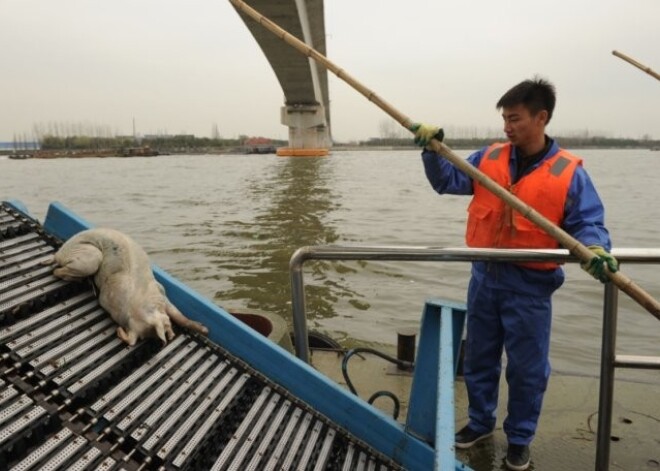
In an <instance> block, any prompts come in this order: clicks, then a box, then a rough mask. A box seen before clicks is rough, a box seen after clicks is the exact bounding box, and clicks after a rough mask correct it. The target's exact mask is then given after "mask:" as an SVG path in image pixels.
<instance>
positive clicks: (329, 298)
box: [0, 150, 660, 381]
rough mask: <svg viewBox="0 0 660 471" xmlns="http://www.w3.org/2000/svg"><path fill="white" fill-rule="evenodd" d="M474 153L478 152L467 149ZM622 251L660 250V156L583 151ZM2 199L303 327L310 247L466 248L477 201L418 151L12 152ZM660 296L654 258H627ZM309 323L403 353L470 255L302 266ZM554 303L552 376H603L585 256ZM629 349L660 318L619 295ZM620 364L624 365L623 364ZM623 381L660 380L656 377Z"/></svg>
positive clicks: (597, 298) (459, 279)
mask: <svg viewBox="0 0 660 471" xmlns="http://www.w3.org/2000/svg"><path fill="white" fill-rule="evenodd" d="M458 153H459V154H460V155H465V156H467V154H468V152H467V151H461V152H458ZM579 155H580V156H582V157H583V158H584V159H585V167H586V169H587V170H588V171H589V173H590V174H591V176H592V178H593V180H594V181H595V183H596V186H597V188H598V190H599V193H600V194H601V197H602V199H603V201H604V203H605V206H606V223H607V225H608V228H609V229H610V232H611V235H612V238H613V241H614V244H615V246H617V247H630V248H633V247H634V248H638V247H645V248H648V247H660V224H659V223H658V221H660V203H659V200H660V188H659V187H658V186H657V183H656V182H657V177H656V175H657V173H658V169H659V168H660V154H659V153H657V152H652V151H649V150H583V151H580V152H579ZM0 159H1V160H0V177H1V182H2V186H1V190H0V199H2V200H7V199H18V200H21V201H22V202H23V203H24V204H26V205H27V207H28V209H29V210H30V211H31V213H32V215H33V216H35V217H37V218H38V219H39V220H43V218H44V216H45V213H46V209H47V205H48V203H49V202H51V201H60V202H61V203H63V204H65V205H66V206H67V207H69V208H70V209H72V210H73V211H74V212H76V213H77V214H79V215H80V216H82V217H83V218H84V219H87V220H88V221H90V222H91V223H93V224H95V225H97V226H107V227H113V228H116V229H119V230H122V231H124V232H127V233H128V234H130V235H132V236H133V237H134V238H135V239H136V240H137V241H138V242H139V243H141V244H142V245H143V246H144V247H145V249H146V250H147V252H148V253H149V254H150V256H151V257H152V261H153V262H154V263H156V264H157V265H159V266H160V267H161V268H163V269H165V270H167V271H168V272H170V273H171V274H172V275H174V276H176V277H177V278H179V279H180V280H182V281H183V282H184V283H186V284H188V285H189V286H190V287H192V288H193V289H195V290H196V291H198V292H199V293H201V294H202V295H204V296H205V297H207V298H209V299H212V300H213V301H214V302H215V303H216V304H218V305H220V306H222V307H223V308H225V309H227V310H234V309H236V310H250V311H267V312H271V313H276V314H279V315H281V316H283V317H284V318H286V319H287V320H288V322H289V324H290V323H291V303H290V300H291V297H290V285H289V273H288V263H289V260H290V258H291V255H292V253H293V252H294V251H295V249H297V248H299V247H302V246H308V245H329V244H332V245H396V246H424V247H458V246H463V243H464V242H463V232H464V225H465V215H466V213H465V211H466V207H467V204H468V201H469V198H466V197H460V196H439V195H437V194H436V193H434V191H433V190H432V189H431V187H430V186H429V185H428V183H427V181H426V178H425V176H424V172H423V167H422V164H421V161H420V158H419V152H418V151H416V150H410V151H400V150H397V151H389V150H386V151H337V152H334V153H333V154H332V155H330V156H329V157H327V158H282V157H277V156H275V155H247V156H246V155H219V156H215V155H214V156H210V155H209V156H160V157H155V158H154V157H151V158H104V159H55V160H41V159H31V160H11V159H7V158H2V157H0ZM623 270H624V272H625V274H626V275H627V276H629V277H630V278H632V279H633V280H634V281H635V282H636V283H637V284H639V285H640V286H641V287H642V288H643V289H645V290H646V291H648V292H649V293H650V294H651V295H652V296H653V297H654V298H655V299H659V298H660V276H658V273H657V270H658V267H657V266H641V265H627V266H624V267H623ZM304 273H305V282H306V301H307V311H308V323H309V327H310V328H312V329H315V330H318V331H320V332H323V333H326V334H328V335H330V336H332V337H334V338H335V339H337V340H339V341H340V343H342V344H343V345H345V346H354V345H364V344H365V343H368V344H369V345H371V346H374V345H377V346H380V347H382V348H383V349H386V350H389V351H390V352H391V351H393V348H394V347H393V346H394V344H395V342H396V332H397V330H398V329H401V328H410V327H417V326H418V325H419V320H420V314H421V311H422V308H423V303H424V300H425V299H427V298H431V297H433V298H446V299H450V300H455V301H464V298H465V290H466V288H467V282H468V278H469V266H468V265H467V264H465V263H456V262H454V263H433V262H313V263H310V262H308V263H306V264H305V271H304ZM566 274H567V276H566V282H565V284H564V286H563V287H562V288H561V289H560V290H559V291H558V292H557V294H556V295H555V296H554V298H553V299H554V317H553V332H552V346H551V359H552V364H553V369H554V370H555V371H559V372H563V373H571V374H582V375H597V374H598V365H599V358H600V342H601V340H600V339H601V329H602V302H601V300H602V292H603V291H602V285H601V284H600V283H598V282H596V281H595V280H593V279H591V278H590V277H589V276H588V275H586V274H585V273H584V272H582V271H581V270H580V268H579V267H578V265H576V264H567V266H566ZM619 305H620V309H619V337H618V340H617V353H619V354H629V355H654V356H660V323H658V321H657V320H656V319H655V318H653V317H652V316H651V315H649V314H647V313H646V312H645V311H644V310H643V309H642V308H640V307H638V306H637V305H636V304H635V303H634V302H633V301H631V300H629V299H628V298H627V296H626V295H625V294H621V295H620V303H619ZM619 371H621V370H619ZM617 376H618V377H627V378H630V379H641V380H651V381H657V380H659V378H658V374H657V372H648V371H623V372H617Z"/></svg>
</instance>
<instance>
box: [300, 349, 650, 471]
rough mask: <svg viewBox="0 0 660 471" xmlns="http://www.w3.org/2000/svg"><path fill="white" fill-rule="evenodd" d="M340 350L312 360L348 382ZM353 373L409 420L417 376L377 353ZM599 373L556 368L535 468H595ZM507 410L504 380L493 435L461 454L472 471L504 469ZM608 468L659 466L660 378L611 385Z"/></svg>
mask: <svg viewBox="0 0 660 471" xmlns="http://www.w3.org/2000/svg"><path fill="white" fill-rule="evenodd" d="M341 360H342V356H341V355H339V354H337V353H335V352H325V351H315V352H313V354H312V363H313V365H314V366H315V367H316V368H317V369H318V370H319V371H321V372H323V373H324V374H326V375H328V376H329V377H330V378H332V379H333V380H335V381H336V382H338V383H339V384H342V385H345V381H344V379H343V376H342V373H341ZM348 372H349V375H350V379H351V381H352V382H353V384H354V386H355V388H356V390H357V391H358V394H359V395H360V397H362V398H367V397H369V396H371V395H372V394H373V393H374V392H376V391H379V390H388V391H391V392H393V393H394V394H396V395H397V396H398V397H399V398H400V400H401V412H400V414H399V418H398V420H399V421H400V422H404V421H405V417H406V413H407V400H408V393H409V389H410V384H411V382H412V376H410V375H408V374H401V373H398V372H397V371H396V370H395V369H394V367H392V366H391V365H390V364H389V363H387V362H385V361H383V360H380V359H378V358H377V357H374V356H370V355H364V356H363V357H360V356H357V355H355V356H353V357H352V358H351V360H350V361H349V364H348ZM455 386H456V399H455V401H456V427H457V429H458V428H459V427H462V426H463V425H465V424H466V423H467V397H466V393H465V385H464V383H463V382H462V381H461V380H460V379H459V380H458V381H456V383H455ZM598 393H599V381H598V378H590V377H583V376H567V375H559V374H553V376H552V377H551V378H550V384H549V385H548V391H547V393H546V395H545V399H544V406H543V412H542V414H541V420H540V422H539V428H538V430H537V435H536V438H535V440H534V441H533V442H532V445H531V455H532V459H531V466H530V468H529V469H530V470H542V471H546V470H551V471H554V470H593V469H595V460H596V429H597V424H598ZM376 405H377V406H378V407H379V408H380V409H382V410H383V411H386V412H387V413H388V414H389V413H391V411H392V403H391V401H388V400H387V399H385V398H383V399H380V400H378V401H377V403H376ZM505 410H506V387H503V388H502V389H501V393H500V406H499V414H498V423H497V428H496V432H495V434H494V436H493V437H492V438H490V439H487V440H484V441H483V442H480V443H478V444H476V445H475V446H474V447H472V448H471V449H469V450H460V451H459V452H458V453H457V458H458V459H459V460H460V461H462V462H463V463H465V464H467V465H469V466H470V467H471V468H472V469H474V470H475V471H490V470H502V469H506V466H505V465H504V457H505V454H506V447H507V442H506V435H505V434H504V431H503V430H502V421H503V419H504V411H505ZM609 469H610V470H627V471H632V470H640V471H644V470H658V469H660V384H648V383H635V382H627V381H617V382H616V383H615V390H614V410H613V414H612V434H611V448H610V466H609Z"/></svg>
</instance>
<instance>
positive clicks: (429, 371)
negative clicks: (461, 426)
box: [406, 299, 470, 470]
mask: <svg viewBox="0 0 660 471" xmlns="http://www.w3.org/2000/svg"><path fill="white" fill-rule="evenodd" d="M466 309H467V308H466V306H465V304H463V303H456V302H453V301H447V300H440V299H432V300H428V301H427V302H426V305H425V306H424V311H423V312H422V323H421V328H420V339H419V347H418V351H417V359H416V361H415V376H414V378H413V385H412V390H411V393H410V406H409V408H408V418H407V422H406V429H407V431H408V432H409V433H411V434H413V435H415V436H417V437H420V438H421V439H423V440H425V441H427V442H429V443H434V444H435V456H434V469H435V470H441V469H450V468H451V467H452V466H455V468H456V469H470V468H468V467H467V466H465V465H463V464H461V463H460V462H458V461H456V458H455V453H456V450H455V446H454V433H455V414H454V379H455V378H456V371H457V370H458V361H459V350H460V345H461V339H462V336H463V327H464V325H465V314H466ZM433 372H437V373H436V374H433ZM431 411H435V414H432V413H431ZM459 465H460V467H459Z"/></svg>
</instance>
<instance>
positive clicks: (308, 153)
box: [277, 147, 328, 157]
mask: <svg viewBox="0 0 660 471" xmlns="http://www.w3.org/2000/svg"><path fill="white" fill-rule="evenodd" d="M277 155H279V156H280V157H324V156H326V155H328V149H322V148H308V149H302V148H295V147H279V148H278V149H277Z"/></svg>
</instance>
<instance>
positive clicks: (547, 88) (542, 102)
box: [496, 77, 557, 124]
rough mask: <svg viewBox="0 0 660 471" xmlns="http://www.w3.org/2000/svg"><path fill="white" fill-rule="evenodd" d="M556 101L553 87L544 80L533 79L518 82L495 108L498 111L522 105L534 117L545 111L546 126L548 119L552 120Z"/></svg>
mask: <svg viewBox="0 0 660 471" xmlns="http://www.w3.org/2000/svg"><path fill="white" fill-rule="evenodd" d="M556 101H557V96H556V93H555V86H554V85H553V84H551V83H550V82H549V81H547V80H545V79H542V78H539V77H534V79H531V80H530V79H528V80H524V81H522V82H520V83H519V84H518V85H516V86H515V87H513V88H511V89H510V90H509V91H508V92H506V93H505V94H504V95H502V98H500V101H498V102H497V105H496V108H497V109H498V110H499V109H501V108H510V107H512V106H516V105H524V106H525V107H526V108H527V109H528V110H529V111H530V113H531V114H532V115H536V114H537V113H538V112H539V111H541V110H546V111H547V112H548V120H547V121H546V122H545V123H546V124H548V123H549V122H550V118H552V112H553V111H554V109H555V102H556Z"/></svg>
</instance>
